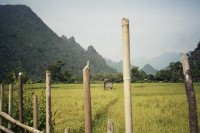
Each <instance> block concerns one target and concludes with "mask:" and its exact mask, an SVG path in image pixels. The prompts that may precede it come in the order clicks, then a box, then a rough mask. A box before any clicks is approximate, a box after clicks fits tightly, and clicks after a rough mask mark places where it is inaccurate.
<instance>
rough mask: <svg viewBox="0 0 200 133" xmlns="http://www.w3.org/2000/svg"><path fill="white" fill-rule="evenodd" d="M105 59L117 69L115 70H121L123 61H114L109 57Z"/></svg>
mask: <svg viewBox="0 0 200 133" xmlns="http://www.w3.org/2000/svg"><path fill="white" fill-rule="evenodd" d="M105 60H106V64H108V65H109V66H110V67H112V68H114V69H116V70H117V72H121V73H122V72H123V62H122V61H119V62H114V61H111V60H110V59H105Z"/></svg>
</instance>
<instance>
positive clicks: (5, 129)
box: [0, 125, 14, 133]
mask: <svg viewBox="0 0 200 133" xmlns="http://www.w3.org/2000/svg"><path fill="white" fill-rule="evenodd" d="M0 130H2V131H4V132H6V133H14V132H13V131H10V130H9V129H8V128H5V127H3V126H1V125H0Z"/></svg>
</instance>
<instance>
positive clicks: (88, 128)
mask: <svg viewBox="0 0 200 133" xmlns="http://www.w3.org/2000/svg"><path fill="white" fill-rule="evenodd" d="M83 86H84V111H85V133H92V116H91V115H92V111H91V95H90V67H89V61H88V62H87V65H86V66H85V67H84V69H83Z"/></svg>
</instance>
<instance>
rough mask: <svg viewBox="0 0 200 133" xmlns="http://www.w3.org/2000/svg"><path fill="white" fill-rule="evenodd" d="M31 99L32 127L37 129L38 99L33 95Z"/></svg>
mask: <svg viewBox="0 0 200 133" xmlns="http://www.w3.org/2000/svg"><path fill="white" fill-rule="evenodd" d="M33 99H34V100H33V127H34V128H35V129H38V97H37V96H36V95H34V98H33Z"/></svg>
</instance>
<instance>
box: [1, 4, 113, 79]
mask: <svg viewBox="0 0 200 133" xmlns="http://www.w3.org/2000/svg"><path fill="white" fill-rule="evenodd" d="M66 30H67V29H66ZM58 60H59V61H62V62H63V63H64V66H63V69H67V70H69V71H71V72H72V73H73V74H76V75H78V76H81V74H82V69H83V67H84V66H85V65H86V62H87V60H90V64H91V73H92V74H95V73H101V72H104V73H107V72H109V73H114V72H116V70H114V69H113V68H111V67H109V66H108V65H107V64H106V63H105V60H104V59H103V58H102V56H101V55H100V54H99V53H98V52H97V51H96V50H95V49H94V48H93V47H92V46H89V47H88V50H87V51H86V50H84V49H83V48H82V47H81V46H80V45H79V44H78V43H77V42H76V41H75V39H74V37H71V38H69V39H68V38H67V37H65V36H62V37H59V36H57V34H56V33H55V32H53V31H52V30H51V29H50V28H49V27H48V26H47V25H46V24H45V23H44V22H43V21H42V20H41V19H40V18H39V17H38V16H37V15H36V14H35V13H34V12H33V11H32V10H31V9H30V8H29V7H27V6H25V5H0V62H1V65H0V73H1V75H0V81H4V80H6V78H10V77H12V76H13V74H14V73H17V72H19V71H23V72H24V73H26V75H27V76H28V77H29V78H31V79H34V80H41V79H44V71H45V69H46V67H47V66H49V65H51V64H54V63H55V62H56V61H58Z"/></svg>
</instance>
